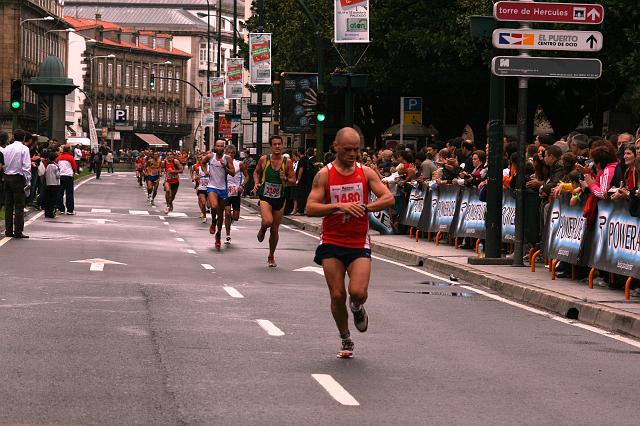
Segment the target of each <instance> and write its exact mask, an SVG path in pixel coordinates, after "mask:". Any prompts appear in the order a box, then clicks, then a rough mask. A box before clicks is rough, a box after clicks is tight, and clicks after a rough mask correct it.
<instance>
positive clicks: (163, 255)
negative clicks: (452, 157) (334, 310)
mask: <svg viewBox="0 0 640 426" xmlns="http://www.w3.org/2000/svg"><path fill="white" fill-rule="evenodd" d="M192 188H193V187H192V186H191V185H190V182H189V181H188V180H183V181H182V184H181V187H180V190H179V193H178V199H177V201H176V203H175V207H176V208H175V211H176V214H173V215H172V216H170V217H164V216H163V215H162V213H161V210H162V208H163V207H164V203H161V202H160V201H162V194H160V195H159V196H158V199H157V200H158V201H159V202H158V208H157V209H154V208H151V207H149V206H148V205H147V204H146V202H145V194H144V192H143V191H142V190H141V189H140V188H139V187H138V186H137V183H136V181H135V178H134V177H133V175H132V174H126V173H117V174H115V175H109V174H103V179H100V180H99V181H96V180H89V181H87V182H86V183H84V184H82V185H81V186H80V187H79V188H78V189H77V192H76V206H77V208H76V211H77V215H76V216H59V217H58V218H56V219H54V220H51V219H44V218H43V217H40V218H38V219H37V220H35V221H34V222H33V223H32V224H31V225H29V226H28V227H27V228H26V230H25V232H26V233H27V234H28V235H30V237H31V238H30V239H29V240H9V239H4V240H2V241H0V244H1V245H2V246H1V247H0V324H1V327H0V342H2V344H1V345H0V360H1V363H2V368H1V369H0V383H1V385H0V424H66V425H92V424H99V425H138V424H140V425H222V424H233V425H244V424H248V425H285V424H286V425H288V424H291V425H300V424H314V425H315V424H321V425H324V424H326V425H341V424H348V425H353V424H386V425H401V424H409V425H413V424H428V425H452V424H456V425H457V424H470V425H471V424H483V425H514V424H526V425H541V424H553V425H573V424H580V425H605V424H606V425H632V424H638V422H639V421H640V420H639V419H640V417H639V415H638V392H639V388H638V383H640V345H639V344H638V343H634V342H633V341H628V342H625V341H620V340H615V339H612V338H611V337H610V336H607V335H606V333H596V332H593V331H589V330H585V329H583V328H580V327H576V326H573V325H571V324H566V323H563V322H560V321H554V320H552V319H549V318H548V317H545V316H542V315H538V314H537V313H536V312H532V311H531V310H526V309H522V308H521V307H518V306H513V305H510V304H507V303H503V302H502V301H500V300H499V298H492V297H491V295H488V296H487V295H484V294H480V293H477V292H475V291H473V289H471V288H465V287H463V286H462V285H465V284H468V285H470V286H473V283H452V282H449V281H448V280H442V279H438V278H436V277H434V276H432V275H429V272H428V271H427V270H425V269H418V268H415V269H410V268H406V267H404V266H403V265H399V264H394V263H390V262H387V261H385V260H382V259H375V260H374V261H373V276H372V282H371V286H370V298H369V301H368V303H367V310H368V312H369V314H370V327H369V331H368V332H367V333H364V334H360V333H358V332H357V331H356V330H355V328H354V327H352V334H353V337H354V340H355V343H356V348H355V358H354V359H350V360H341V359H336V356H335V354H336V351H337V349H338V346H339V338H338V333H337V331H336V328H335V324H334V323H333V319H332V318H331V315H330V311H329V297H328V291H327V289H326V284H325V283H324V278H323V276H322V275H321V273H320V271H319V270H318V269H317V265H315V264H314V263H313V262H312V259H313V251H314V249H315V246H316V244H317V240H316V239H315V238H314V237H313V236H311V235H307V234H304V233H303V232H300V231H297V230H293V229H290V228H283V229H282V231H281V240H280V247H279V250H278V251H277V253H276V260H277V262H278V268H274V269H273V268H272V269H269V268H267V267H266V261H267V242H266V240H265V242H264V243H262V244H260V243H258V242H257V241H256V237H255V235H256V232H257V229H258V223H259V222H258V221H259V218H258V216H257V215H256V214H255V213H252V212H250V211H249V210H243V212H242V213H243V214H242V219H241V220H240V221H239V222H237V223H236V224H234V230H233V231H232V237H233V240H232V244H231V246H229V247H223V249H222V251H221V252H219V253H218V252H216V251H215V250H214V249H213V238H212V236H211V235H209V233H208V231H207V228H208V224H202V223H200V220H199V219H198V210H197V205H196V198H195V193H194V191H193V189H192ZM77 261H80V262H77ZM111 262H117V264H113V263H111Z"/></svg>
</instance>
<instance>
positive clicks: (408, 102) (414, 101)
mask: <svg viewBox="0 0 640 426" xmlns="http://www.w3.org/2000/svg"><path fill="white" fill-rule="evenodd" d="M402 99H403V102H404V112H422V98H402Z"/></svg>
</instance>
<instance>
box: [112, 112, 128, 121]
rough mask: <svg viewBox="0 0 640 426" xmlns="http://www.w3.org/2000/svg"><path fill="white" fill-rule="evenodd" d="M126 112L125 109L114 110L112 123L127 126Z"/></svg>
mask: <svg viewBox="0 0 640 426" xmlns="http://www.w3.org/2000/svg"><path fill="white" fill-rule="evenodd" d="M127 121H128V117H127V110H126V109H115V110H114V113H113V122H114V123H115V124H127Z"/></svg>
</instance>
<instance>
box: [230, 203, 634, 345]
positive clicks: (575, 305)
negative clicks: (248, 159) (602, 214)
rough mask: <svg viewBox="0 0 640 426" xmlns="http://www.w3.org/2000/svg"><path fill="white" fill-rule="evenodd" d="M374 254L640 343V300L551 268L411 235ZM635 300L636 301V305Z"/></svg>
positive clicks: (380, 240) (313, 227)
mask: <svg viewBox="0 0 640 426" xmlns="http://www.w3.org/2000/svg"><path fill="white" fill-rule="evenodd" d="M242 203H243V204H244V205H245V206H247V207H251V208H253V209H257V204H258V203H257V199H251V198H243V199H242ZM282 222H283V223H285V224H289V225H293V226H296V227H298V228H300V229H304V230H306V231H308V232H311V233H314V234H319V233H320V231H321V223H322V219H321V218H315V217H306V216H285V217H284V218H283V221H282ZM371 249H372V251H373V253H374V254H377V255H382V256H386V257H389V258H391V259H394V260H397V261H400V262H403V263H405V264H408V265H420V266H425V267H427V268H429V269H430V270H432V271H435V272H438V273H440V274H442V275H443V276H448V275H450V274H454V275H455V276H456V277H458V278H459V279H460V280H462V281H466V282H468V283H473V284H475V285H479V286H483V287H487V288H490V289H492V290H494V291H496V292H498V293H500V294H501V295H503V296H505V297H507V298H509V299H512V300H515V301H518V302H523V303H526V304H528V305H531V306H534V307H537V308H542V309H545V310H547V311H550V312H552V313H555V314H557V315H559V316H562V317H568V316H569V315H568V314H569V311H570V310H571V312H572V314H573V315H572V316H571V318H573V319H575V312H576V311H575V310H577V314H578V319H579V320H580V321H581V322H583V323H587V324H591V325H595V326H598V327H601V328H604V329H607V330H612V331H614V332H616V333H623V334H627V335H630V336H634V337H637V338H640V299H638V298H632V299H631V301H629V302H627V301H625V299H624V292H623V291H621V290H610V289H607V288H600V287H598V288H596V287H594V288H593V289H590V288H589V286H588V285H587V284H586V283H581V282H576V281H572V280H570V279H564V278H558V279H556V280H552V279H551V274H550V273H549V269H547V268H545V267H544V265H543V264H537V265H536V272H531V268H530V267H520V268H517V267H512V266H490V265H470V264H468V262H467V259H468V258H469V257H470V256H475V253H474V252H473V251H471V250H457V249H455V248H454V247H453V246H449V245H446V242H445V243H442V244H440V245H439V246H436V245H435V243H434V242H433V241H426V240H425V239H421V240H420V241H419V242H416V241H415V238H410V237H409V236H408V235H379V234H377V233H376V232H372V234H371ZM634 299H635V300H634Z"/></svg>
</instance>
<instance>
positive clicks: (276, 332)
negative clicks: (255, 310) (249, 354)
mask: <svg viewBox="0 0 640 426" xmlns="http://www.w3.org/2000/svg"><path fill="white" fill-rule="evenodd" d="M256 322H257V323H258V325H259V326H260V327H262V329H263V330H264V331H266V332H267V334H268V335H269V336H284V332H283V331H282V330H280V329H279V328H278V327H276V326H275V325H273V323H272V322H271V321H269V320H263V319H259V320H256Z"/></svg>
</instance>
